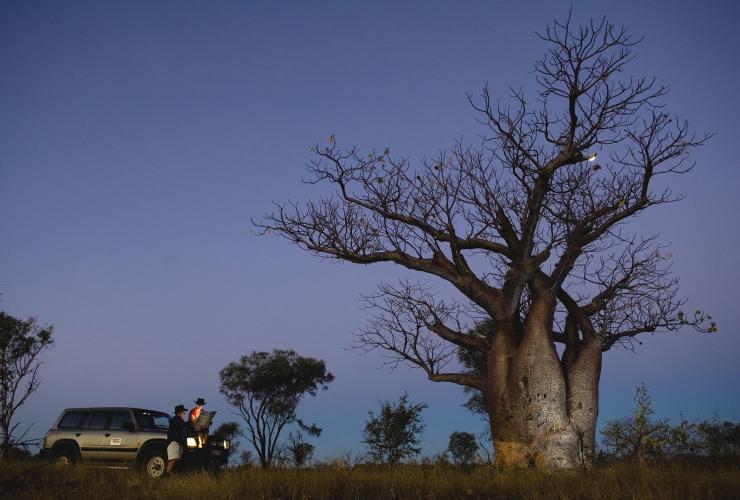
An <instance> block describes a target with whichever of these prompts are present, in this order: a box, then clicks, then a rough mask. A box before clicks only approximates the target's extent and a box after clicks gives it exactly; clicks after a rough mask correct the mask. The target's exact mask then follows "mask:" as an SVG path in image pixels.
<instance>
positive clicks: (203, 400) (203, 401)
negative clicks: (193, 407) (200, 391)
mask: <svg viewBox="0 0 740 500" xmlns="http://www.w3.org/2000/svg"><path fill="white" fill-rule="evenodd" d="M195 404H197V405H199V406H203V405H205V404H206V400H205V399H203V398H198V399H196V400H195Z"/></svg>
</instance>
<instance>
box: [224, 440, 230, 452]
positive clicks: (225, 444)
mask: <svg viewBox="0 0 740 500" xmlns="http://www.w3.org/2000/svg"><path fill="white" fill-rule="evenodd" d="M229 446H231V443H229V442H228V441H227V440H225V439H224V450H228V449H229Z"/></svg>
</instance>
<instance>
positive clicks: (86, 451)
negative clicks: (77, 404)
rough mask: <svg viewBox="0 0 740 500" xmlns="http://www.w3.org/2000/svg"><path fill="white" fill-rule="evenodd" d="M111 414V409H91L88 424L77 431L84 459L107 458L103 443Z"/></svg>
mask: <svg viewBox="0 0 740 500" xmlns="http://www.w3.org/2000/svg"><path fill="white" fill-rule="evenodd" d="M110 414H111V412H110V410H91V411H90V416H89V417H88V419H87V425H86V426H85V427H84V428H82V429H79V430H78V431H77V443H78V444H79V445H80V453H81V456H82V459H83V460H105V458H106V457H105V453H104V451H103V449H102V444H103V438H104V434H105V433H106V432H107V431H106V426H107V424H108V419H109V418H110Z"/></svg>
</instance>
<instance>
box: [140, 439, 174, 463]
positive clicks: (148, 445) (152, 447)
mask: <svg viewBox="0 0 740 500" xmlns="http://www.w3.org/2000/svg"><path fill="white" fill-rule="evenodd" d="M154 451H160V452H162V453H163V454H164V458H165V460H166V459H167V441H166V440H165V439H150V440H149V441H146V442H145V443H144V444H142V445H141V446H140V447H139V452H138V453H137V454H136V461H137V462H139V463H141V462H143V461H144V460H146V458H147V457H148V456H149V455H150V454H151V453H152V452H154Z"/></svg>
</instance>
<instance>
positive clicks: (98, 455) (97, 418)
mask: <svg viewBox="0 0 740 500" xmlns="http://www.w3.org/2000/svg"><path fill="white" fill-rule="evenodd" d="M168 425H169V415H168V414H167V413H165V412H161V411H154V410H144V409H140V408H120V407H112V408H68V409H66V410H64V411H63V412H62V414H61V415H59V418H58V419H57V421H56V422H55V423H54V425H53V426H52V427H51V429H49V432H47V433H46V436H45V437H44V448H43V449H42V450H41V454H42V456H46V457H48V458H49V459H51V460H53V461H56V462H59V463H63V464H74V463H77V462H80V461H82V462H101V463H104V464H106V465H109V466H110V465H114V464H120V465H124V464H127V465H130V464H137V465H139V466H140V467H142V468H143V470H144V471H145V472H146V474H147V475H148V476H150V477H159V476H161V475H162V474H163V473H164V470H165V464H166V463H167V427H168Z"/></svg>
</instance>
